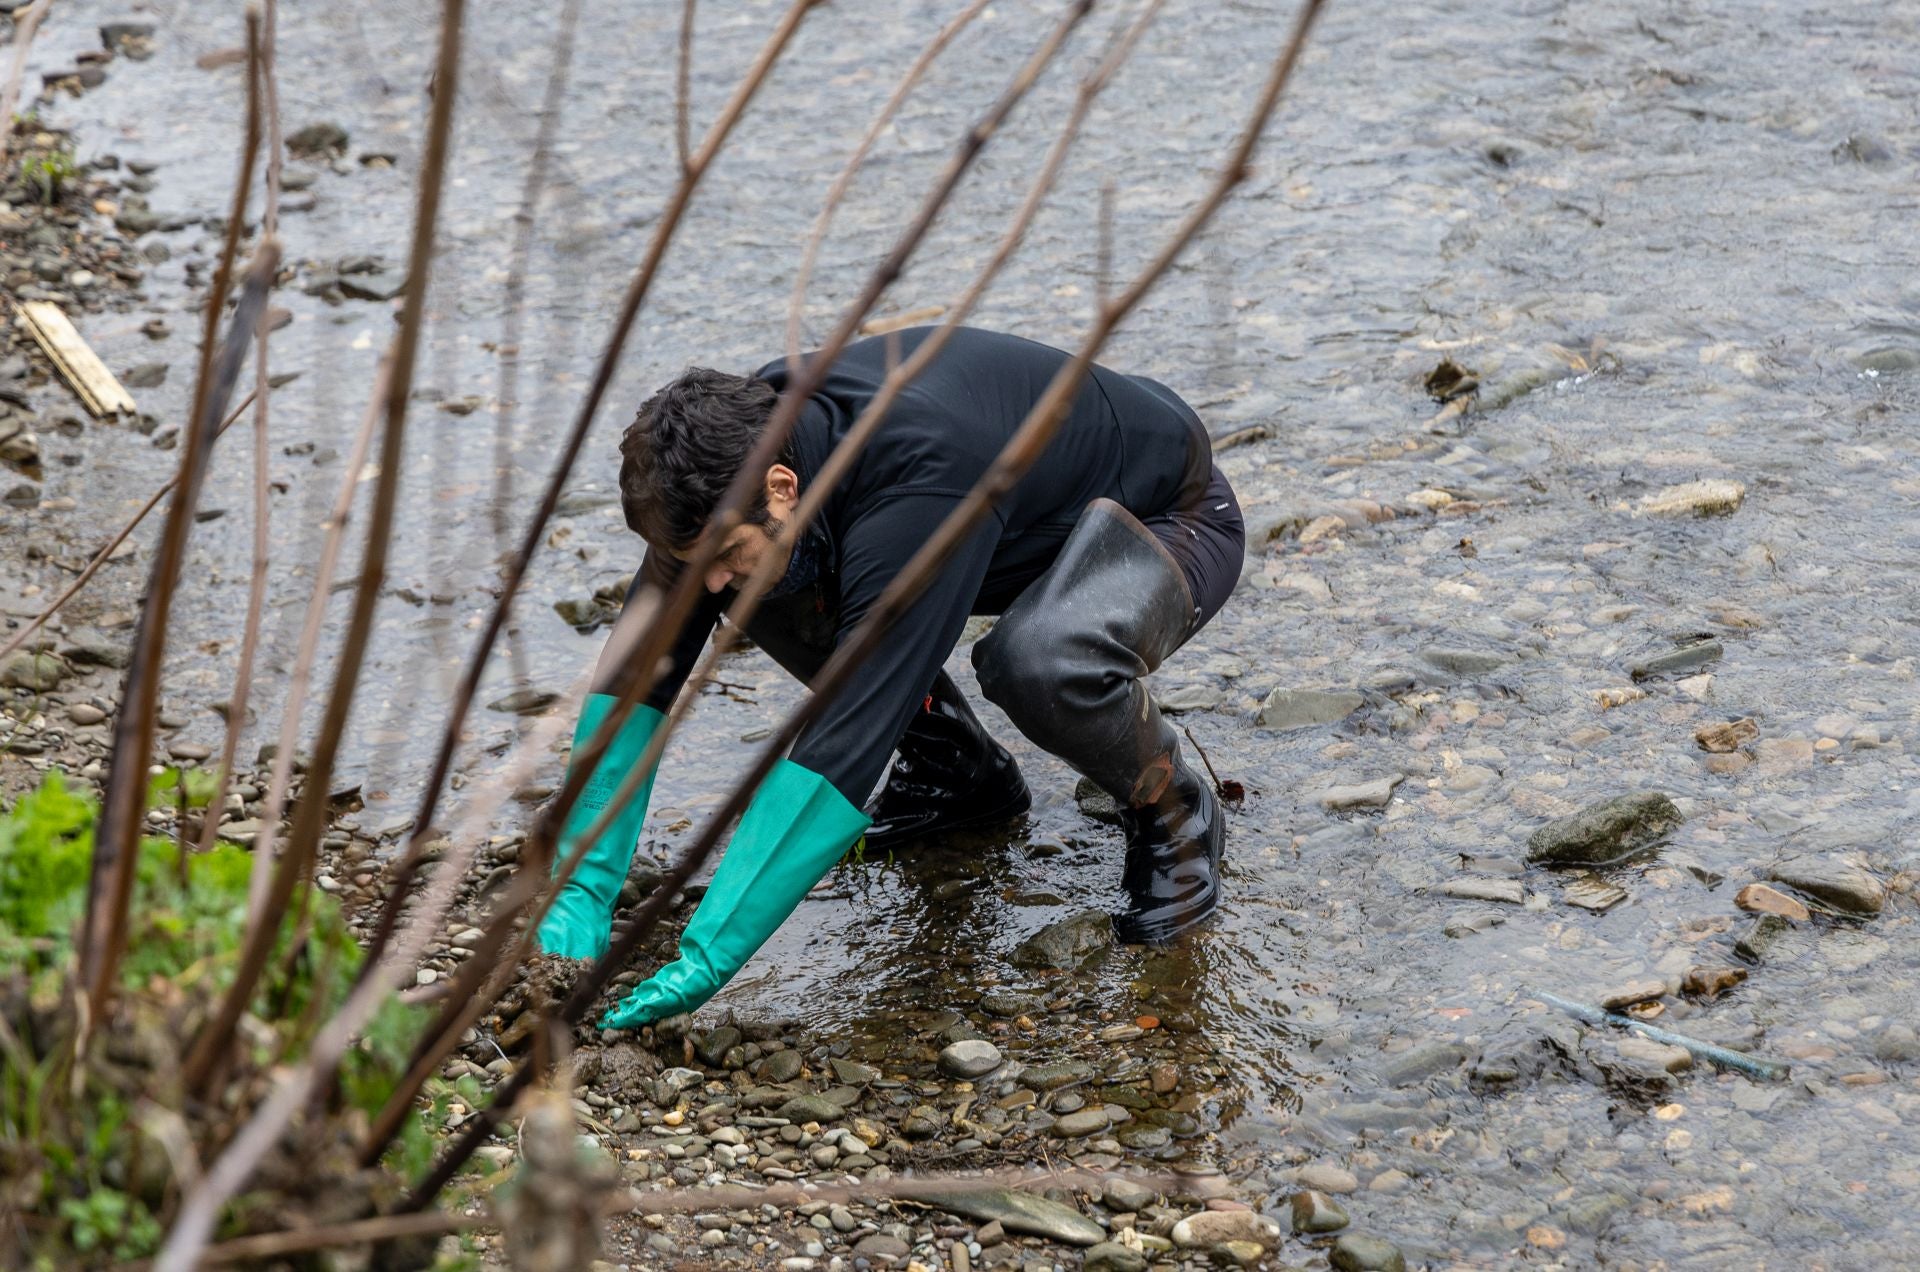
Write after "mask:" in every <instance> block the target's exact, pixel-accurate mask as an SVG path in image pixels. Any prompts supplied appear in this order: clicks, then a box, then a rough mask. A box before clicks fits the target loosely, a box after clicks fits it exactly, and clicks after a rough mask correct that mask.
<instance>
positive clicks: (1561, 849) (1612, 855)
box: [1527, 791, 1685, 866]
mask: <svg viewBox="0 0 1920 1272" xmlns="http://www.w3.org/2000/svg"><path fill="white" fill-rule="evenodd" d="M1683 820H1685V819H1684V818H1682V817H1681V815H1680V810H1679V809H1678V808H1675V807H1674V804H1673V801H1672V800H1670V799H1668V798H1667V797H1666V796H1665V795H1662V794H1660V793H1659V792H1658V791H1640V792H1636V793H1634V794H1631V795H1616V796H1614V797H1613V798H1612V799H1603V800H1601V801H1600V802H1599V803H1597V804H1589V805H1587V806H1586V807H1585V808H1582V809H1581V810H1579V811H1578V812H1576V813H1574V814H1572V815H1571V816H1568V817H1562V818H1560V819H1559V820H1557V821H1551V822H1548V823H1547V824H1546V825H1544V826H1542V827H1540V828H1539V829H1538V830H1536V831H1534V832H1533V834H1532V835H1531V836H1530V837H1529V838H1528V840H1527V860H1528V861H1531V862H1536V863H1541V864H1546V865H1582V866H1597V865H1604V864H1606V863H1607V862H1610V861H1616V860H1618V859H1619V858H1621V857H1624V856H1626V855H1627V854H1629V853H1631V852H1635V851H1637V850H1638V849H1641V848H1644V847H1646V846H1647V845H1648V844H1651V843H1654V842H1656V841H1658V840H1659V839H1660V838H1661V837H1662V836H1664V835H1666V834H1667V833H1668V832H1669V831H1671V830H1672V829H1673V828H1674V827H1675V826H1678V825H1679V824H1680V823H1681V822H1682V821H1683Z"/></svg>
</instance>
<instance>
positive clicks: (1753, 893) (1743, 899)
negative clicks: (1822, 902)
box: [1733, 883, 1812, 923]
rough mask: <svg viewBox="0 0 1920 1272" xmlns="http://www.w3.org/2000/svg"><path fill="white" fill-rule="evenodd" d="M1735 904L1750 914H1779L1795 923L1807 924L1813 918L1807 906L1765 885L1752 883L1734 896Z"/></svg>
mask: <svg viewBox="0 0 1920 1272" xmlns="http://www.w3.org/2000/svg"><path fill="white" fill-rule="evenodd" d="M1733 903H1734V904H1735V905H1737V906H1739V907H1740V908H1741V909H1742V910H1745V911H1746V912H1747V913H1748V914H1777V915H1779V916H1780V917H1781V918H1783V919H1791V920H1792V921H1793V922H1795V923H1805V922H1806V921H1807V920H1808V919H1809V918H1811V917H1812V915H1811V913H1810V912H1809V911H1808V910H1807V907H1806V906H1805V905H1802V904H1801V903H1800V902H1798V901H1796V900H1794V899H1793V898H1792V897H1790V896H1788V895H1787V894H1786V893H1784V892H1782V891H1780V889H1778V888H1771V887H1768V886H1767V885H1766V884H1764V883H1750V884H1748V885H1747V886H1746V887H1744V888H1742V889H1740V891H1739V892H1737V893H1735V894H1734V898H1733Z"/></svg>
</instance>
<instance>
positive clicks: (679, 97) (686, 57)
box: [673, 0, 695, 181]
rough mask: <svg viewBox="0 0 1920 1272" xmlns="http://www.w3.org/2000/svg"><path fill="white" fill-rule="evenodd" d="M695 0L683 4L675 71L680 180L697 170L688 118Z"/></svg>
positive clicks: (675, 138) (676, 149) (675, 144)
mask: <svg viewBox="0 0 1920 1272" xmlns="http://www.w3.org/2000/svg"><path fill="white" fill-rule="evenodd" d="M694 3H695V0H685V2H684V3H683V4H682V5H681V7H680V56H679V58H678V60H677V61H676V62H675V65H674V71H673V154H674V158H676V159H678V160H679V161H680V179H681V180H682V181H684V180H686V179H687V178H688V176H689V175H691V173H692V172H693V163H692V161H691V159H690V157H689V151H688V131H689V125H688V117H689V116H690V115H691V114H692V112H693V101H692V99H693V10H694Z"/></svg>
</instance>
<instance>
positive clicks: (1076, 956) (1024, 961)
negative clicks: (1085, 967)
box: [1013, 910, 1114, 971]
mask: <svg viewBox="0 0 1920 1272" xmlns="http://www.w3.org/2000/svg"><path fill="white" fill-rule="evenodd" d="M1113 940H1114V937H1113V920H1112V919H1111V918H1110V917H1108V916H1107V914H1106V913H1105V912H1104V911H1100V910H1087V911H1083V912H1082V913H1080V914H1076V915H1073V916H1071V917H1070V918H1065V919H1061V920H1060V921H1059V922H1057V923H1049V924H1047V926H1045V927H1043V928H1041V929H1040V930H1039V931H1038V932H1035V933H1034V934H1033V935H1032V936H1030V937H1028V938H1027V939H1026V940H1024V941H1022V942H1020V944H1019V945H1018V946H1017V947H1015V949H1014V951H1013V962H1014V966H1016V967H1035V968H1051V969H1056V970H1061V971H1066V970H1071V969H1073V968H1075V967H1078V966H1079V965H1080V963H1081V962H1082V961H1083V960H1084V959H1085V958H1086V957H1087V956H1088V955H1089V954H1093V953H1096V952H1097V951H1100V950H1104V949H1106V948H1107V947H1108V946H1109V945H1112V944H1113Z"/></svg>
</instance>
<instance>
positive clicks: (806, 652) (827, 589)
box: [747, 463, 1247, 724]
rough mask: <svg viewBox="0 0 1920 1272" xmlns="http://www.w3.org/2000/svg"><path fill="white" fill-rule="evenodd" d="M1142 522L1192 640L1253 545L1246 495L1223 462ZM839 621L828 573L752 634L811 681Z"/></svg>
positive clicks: (772, 609) (755, 624)
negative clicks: (1183, 601)
mask: <svg viewBox="0 0 1920 1272" xmlns="http://www.w3.org/2000/svg"><path fill="white" fill-rule="evenodd" d="M1141 524H1142V525H1144V526H1145V527H1146V528H1147V529H1148V530H1150V531H1151V532H1152V533H1153V536H1154V538H1156V539H1158V540H1159V541H1160V543H1161V545H1162V546H1164V547H1165V548H1166V550H1167V552H1168V554H1169V555H1171V556H1172V557H1173V559H1174V562H1175V564H1177V565H1178V566H1179V567H1180V572H1181V575H1182V576H1183V577H1184V578H1185V579H1186V583H1187V591H1188V593H1189V594H1190V595H1191V596H1192V598H1193V606H1194V612H1193V617H1192V622H1191V624H1190V625H1189V627H1188V629H1187V633H1186V636H1185V637H1183V638H1182V642H1181V643H1183V644H1184V643H1185V641H1186V640H1188V639H1191V638H1192V636H1193V634H1194V633H1195V632H1197V631H1199V630H1200V629H1201V628H1202V627H1204V626H1206V624H1207V623H1208V621H1209V620H1211V619H1212V618H1213V616H1214V615H1215V614H1217V613H1219V612H1220V607H1221V606H1223V605H1225V604H1226V601H1227V597H1229V596H1231V595H1232V594H1233V589H1234V587H1235V586H1236V585H1237V584H1238V583H1239V581H1240V567H1241V564H1242V562H1243V561H1244V560H1245V558H1246V548H1247V533H1246V524H1245V521H1244V520H1243V518H1242V516H1241V513H1240V502H1239V500H1238V499H1237V498H1236V497H1235V496H1234V493H1233V487H1232V486H1231V485H1230V484H1229V483H1228V482H1227V478H1226V475H1225V474H1224V473H1222V472H1221V471H1220V465H1219V464H1217V463H1216V464H1214V465H1213V467H1212V471H1211V473H1210V474H1209V476H1208V479H1207V481H1206V483H1205V484H1204V485H1202V486H1201V487H1200V489H1199V491H1198V493H1197V494H1195V495H1193V496H1192V497H1190V498H1188V499H1187V500H1186V501H1185V502H1184V503H1183V504H1182V506H1180V507H1178V508H1175V509H1173V510H1171V511H1168V512H1164V513H1159V514H1156V515H1155V516H1151V517H1143V518H1141ZM839 627H840V613H839V606H838V604H837V596H836V594H835V592H834V590H833V585H832V582H831V580H829V579H823V580H822V581H821V582H820V583H819V584H816V585H815V586H813V587H808V588H802V589H801V590H800V591H798V592H795V593H793V594H792V595H789V596H783V597H777V598H768V599H767V600H765V601H763V602H762V604H761V606H760V608H759V610H758V612H756V613H755V615H754V617H753V619H752V621H751V622H749V623H748V624H747V634H748V635H749V636H751V637H752V638H753V641H754V643H755V644H757V645H759V646H760V647H761V648H762V649H764V650H766V651H767V654H768V656H769V657H771V658H772V659H773V660H774V661H775V662H777V663H779V664H780V665H781V667H783V668H785V669H786V671H787V672H788V673H789V674H791V675H792V676H794V677H795V678H796V679H798V680H800V681H801V682H802V683H805V684H811V683H812V682H813V679H814V677H815V676H816V675H818V674H819V672H820V668H821V667H822V666H823V665H824V664H825V663H826V660H827V658H828V656H829V655H831V654H832V653H833V644H834V638H835V636H836V634H837V632H838V631H839ZM940 674H941V675H942V676H944V675H946V673H945V672H944V671H943V672H941V673H940ZM1015 723H1016V724H1017V723H1018V721H1017V720H1016V721H1015Z"/></svg>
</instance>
